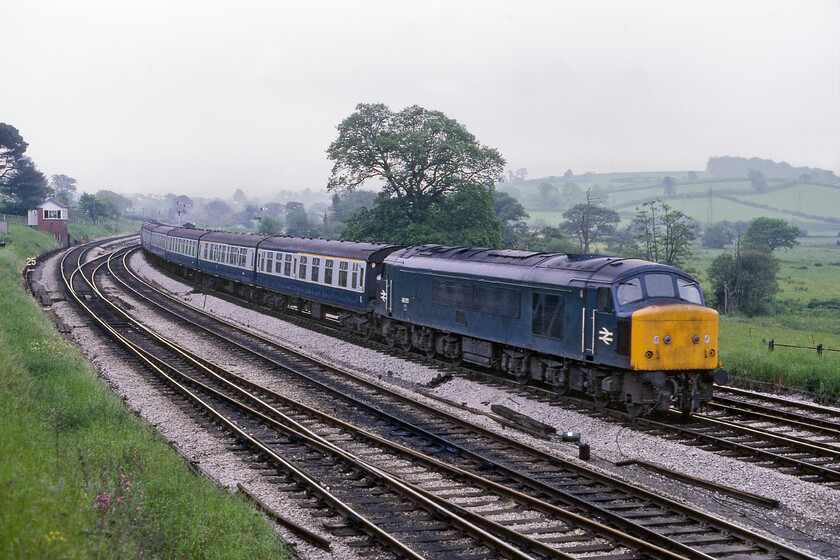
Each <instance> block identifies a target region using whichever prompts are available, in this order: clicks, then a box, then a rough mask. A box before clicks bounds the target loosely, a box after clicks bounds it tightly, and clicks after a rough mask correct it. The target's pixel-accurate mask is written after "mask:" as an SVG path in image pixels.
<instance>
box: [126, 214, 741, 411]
mask: <svg viewBox="0 0 840 560" xmlns="http://www.w3.org/2000/svg"><path fill="white" fill-rule="evenodd" d="M140 233H141V244H142V247H143V249H144V250H145V252H146V254H147V255H149V256H150V258H151V259H152V260H153V261H154V262H155V263H156V264H158V265H160V266H162V267H163V268H165V269H166V270H168V271H170V272H172V273H174V274H177V275H179V276H182V277H184V278H186V279H188V280H190V281H192V282H194V283H196V284H197V285H199V286H201V287H202V288H204V289H207V290H219V291H223V292H226V293H229V294H232V295H235V296H238V297H241V298H244V299H246V300H248V301H250V302H253V303H255V304H258V305H261V306H264V307H266V308H269V309H272V310H274V311H276V312H280V313H285V312H287V311H290V310H292V311H295V312H297V313H302V314H306V315H310V316H311V317H312V318H315V319H319V320H331V321H334V322H337V323H338V324H339V325H340V326H341V327H342V328H343V329H345V330H347V331H350V332H353V333H356V334H359V335H361V336H363V337H366V338H370V337H376V338H379V339H382V340H383V341H385V342H386V343H388V344H389V345H391V346H397V347H400V348H402V349H404V350H416V351H420V352H424V353H426V354H427V355H428V356H430V357H432V356H439V357H443V358H446V359H448V360H450V361H452V362H453V363H461V362H468V363H471V364H475V365H478V366H483V367H485V368H488V369H491V370H494V371H496V372H497V373H498V374H499V375H503V376H506V377H510V378H513V379H516V380H518V381H519V382H521V383H525V382H529V381H532V380H533V381H538V382H542V383H544V384H545V385H546V386H549V387H551V388H553V390H554V391H556V392H557V393H559V394H565V393H567V392H569V391H577V392H581V393H584V394H586V395H589V396H590V397H592V398H593V399H594V400H595V401H596V403H598V404H599V405H603V406H607V405H609V406H623V407H625V408H626V409H627V410H628V411H629V412H630V413H631V414H634V415H638V414H648V413H651V412H653V411H666V410H668V409H669V408H670V407H671V406H675V407H676V408H678V409H680V410H682V411H684V412H691V411H694V410H697V409H699V408H702V407H703V406H704V405H705V403H706V402H708V401H709V399H711V396H712V387H713V384H714V383H718V384H722V383H725V382H726V380H727V379H726V378H727V375H726V372H725V371H724V370H722V369H720V362H719V361H718V355H717V352H718V314H717V312H716V311H714V310H712V309H709V308H707V307H705V305H704V299H703V293H702V290H701V289H700V286H699V285H698V283H697V281H696V280H695V279H693V278H692V277H691V276H690V275H688V274H686V273H685V272H683V271H680V270H678V269H676V268H673V267H670V266H666V265H662V264H658V263H654V262H649V261H645V260H640V259H627V258H618V257H609V256H603V255H588V254H587V255H569V254H560V253H537V252H532V251H520V250H510V249H481V248H473V247H448V246H442V245H423V246H415V247H409V246H404V245H389V244H379V243H361V242H351V241H336V240H325V239H304V238H298V237H287V236H265V235H256V234H249V233H227V232H220V231H206V230H200V229H191V228H182V227H173V226H168V225H163V224H160V223H158V222H155V221H147V222H145V223H144V224H143V225H142V227H141V230H140Z"/></svg>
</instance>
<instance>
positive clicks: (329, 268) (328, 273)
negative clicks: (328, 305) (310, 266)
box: [324, 259, 333, 286]
mask: <svg viewBox="0 0 840 560" xmlns="http://www.w3.org/2000/svg"><path fill="white" fill-rule="evenodd" d="M332 283H333V260H332V259H326V260H325V261H324V284H326V285H328V286H332Z"/></svg>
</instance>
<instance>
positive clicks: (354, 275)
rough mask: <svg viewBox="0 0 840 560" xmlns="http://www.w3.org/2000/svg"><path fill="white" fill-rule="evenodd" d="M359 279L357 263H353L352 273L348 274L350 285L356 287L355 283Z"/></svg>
mask: <svg viewBox="0 0 840 560" xmlns="http://www.w3.org/2000/svg"><path fill="white" fill-rule="evenodd" d="M358 281H359V263H353V273H352V274H351V275H350V287H351V288H353V289H354V290H355V289H356V283H357V282H358Z"/></svg>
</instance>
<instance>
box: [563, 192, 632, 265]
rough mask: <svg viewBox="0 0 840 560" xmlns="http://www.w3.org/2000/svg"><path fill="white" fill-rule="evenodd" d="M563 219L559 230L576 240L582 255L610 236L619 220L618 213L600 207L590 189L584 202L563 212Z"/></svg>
mask: <svg viewBox="0 0 840 560" xmlns="http://www.w3.org/2000/svg"><path fill="white" fill-rule="evenodd" d="M563 217H564V218H565V219H566V221H564V222H563V223H562V224H560V229H561V230H562V231H563V232H564V233H568V234H569V235H571V236H572V237H573V238H575V239H577V241H578V244H579V246H580V251H581V252H582V253H588V252H589V248H590V247H591V246H592V245H594V244H595V243H597V242H598V241H600V240H602V239H604V238H606V237H607V236H609V235H611V234H612V233H613V232H614V231H615V226H616V225H617V224H618V222H619V221H620V220H621V217H620V216H619V215H618V212H616V211H615V210H610V209H609V208H604V207H603V206H601V203H600V201H599V200H598V199H597V198H596V197H595V195H594V193H593V191H592V189H589V190H587V191H586V202H583V203H580V204H575V205H574V206H572V207H571V208H569V209H568V210H566V211H565V212H563Z"/></svg>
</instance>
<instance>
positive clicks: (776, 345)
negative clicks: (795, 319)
mask: <svg viewBox="0 0 840 560" xmlns="http://www.w3.org/2000/svg"><path fill="white" fill-rule="evenodd" d="M767 348H768V349H769V350H770V351H771V352H772V351H773V350H775V349H776V348H799V349H802V350H816V351H817V354H819V355H820V356H822V354H823V352H840V349H836V348H826V347H824V346H823V345H822V344H817V345H816V346H797V345H796V344H779V343H778V342H776V341H775V339H772V338H771V339H770V340H769V341H768V343H767Z"/></svg>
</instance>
